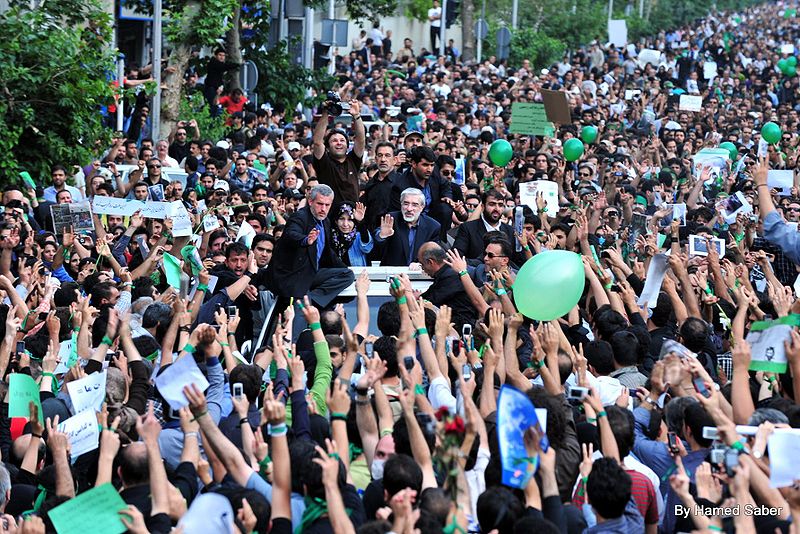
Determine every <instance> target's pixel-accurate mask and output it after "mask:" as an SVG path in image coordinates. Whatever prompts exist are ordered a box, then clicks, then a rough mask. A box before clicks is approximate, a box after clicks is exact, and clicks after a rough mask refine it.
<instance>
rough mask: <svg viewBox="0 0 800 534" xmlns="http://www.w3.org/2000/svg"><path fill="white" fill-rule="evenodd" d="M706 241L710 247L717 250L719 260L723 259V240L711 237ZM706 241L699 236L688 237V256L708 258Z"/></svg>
mask: <svg viewBox="0 0 800 534" xmlns="http://www.w3.org/2000/svg"><path fill="white" fill-rule="evenodd" d="M708 241H710V242H711V246H712V247H715V248H716V249H717V254H718V255H719V257H720V258H723V257H725V240H724V239H720V238H718V237H712V238H711V239H709V240H708ZM708 241H706V238H705V237H703V236H701V235H690V236H689V256H708Z"/></svg>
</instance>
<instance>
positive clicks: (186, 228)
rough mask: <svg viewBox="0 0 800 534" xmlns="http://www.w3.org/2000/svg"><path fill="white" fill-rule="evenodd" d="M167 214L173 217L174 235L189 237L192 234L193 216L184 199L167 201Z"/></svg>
mask: <svg viewBox="0 0 800 534" xmlns="http://www.w3.org/2000/svg"><path fill="white" fill-rule="evenodd" d="M166 204H167V206H166V209H165V213H164V214H165V216H166V217H169V218H170V219H172V235H174V236H175V237H187V236H190V235H192V218H191V216H189V212H188V211H187V209H186V206H184V205H183V201H182V200H176V201H174V202H167V203H166Z"/></svg>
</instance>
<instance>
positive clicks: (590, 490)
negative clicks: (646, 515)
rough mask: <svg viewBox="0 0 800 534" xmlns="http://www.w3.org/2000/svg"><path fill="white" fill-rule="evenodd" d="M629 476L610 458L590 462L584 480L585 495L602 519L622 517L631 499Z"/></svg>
mask: <svg viewBox="0 0 800 534" xmlns="http://www.w3.org/2000/svg"><path fill="white" fill-rule="evenodd" d="M631 485H632V481H631V476H630V475H629V474H628V473H626V472H625V470H624V469H623V468H622V467H620V465H619V464H618V463H617V461H616V460H614V459H612V458H600V459H599V460H595V462H594V463H593V464H592V472H591V473H589V480H588V481H587V482H586V495H587V497H588V501H589V504H591V505H592V508H594V510H595V512H596V513H597V515H599V516H601V517H602V518H603V519H616V518H618V517H622V514H623V513H625V508H626V507H627V506H628V501H630V500H631Z"/></svg>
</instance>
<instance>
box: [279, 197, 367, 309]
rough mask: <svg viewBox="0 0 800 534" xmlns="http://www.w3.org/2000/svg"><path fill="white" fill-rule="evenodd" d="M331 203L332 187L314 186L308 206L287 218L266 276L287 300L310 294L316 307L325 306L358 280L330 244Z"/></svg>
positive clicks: (280, 295)
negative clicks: (329, 214) (329, 218)
mask: <svg viewBox="0 0 800 534" xmlns="http://www.w3.org/2000/svg"><path fill="white" fill-rule="evenodd" d="M332 204H333V190H332V189H331V188H330V187H328V186H327V185H325V184H319V185H316V186H314V187H313V188H312V189H311V192H310V194H309V202H308V206H307V207H305V208H302V209H299V210H297V212H296V213H295V214H294V215H292V216H291V217H290V218H289V220H288V221H286V228H285V229H284V230H283V234H282V235H281V238H280V239H279V240H278V242H277V243H276V244H275V253H274V254H273V256H272V261H271V262H270V264H269V267H268V272H267V279H268V281H269V282H268V283H269V287H270V290H271V291H272V292H273V293H274V294H275V295H278V296H279V297H283V299H284V300H286V302H287V303H288V298H289V297H296V298H300V297H302V296H303V295H308V297H309V298H310V299H311V300H312V301H313V302H314V304H315V305H316V306H318V307H319V308H325V307H327V306H328V305H329V304H330V303H331V301H332V300H333V299H335V298H336V297H337V296H338V295H339V293H341V292H342V290H344V289H345V288H347V287H348V286H349V285H350V284H352V283H353V280H354V279H355V277H354V276H353V272H352V271H351V270H350V269H348V268H347V266H345V264H344V263H342V262H341V260H339V258H338V257H337V256H336V254H335V253H334V252H333V249H332V248H331V246H330V244H331V240H332V237H331V225H330V222H329V221H328V212H329V211H330V209H331V205H332ZM279 304H280V303H279ZM276 309H278V310H281V309H282V308H281V307H280V306H279V307H277V308H276Z"/></svg>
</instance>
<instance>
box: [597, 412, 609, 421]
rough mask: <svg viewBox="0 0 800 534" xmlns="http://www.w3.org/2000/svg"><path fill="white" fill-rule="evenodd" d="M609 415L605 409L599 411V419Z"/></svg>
mask: <svg viewBox="0 0 800 534" xmlns="http://www.w3.org/2000/svg"><path fill="white" fill-rule="evenodd" d="M607 415H608V414H607V413H606V411H605V410H601V411H599V412H597V418H598V419H600V418H601V417H605V416H607Z"/></svg>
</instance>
